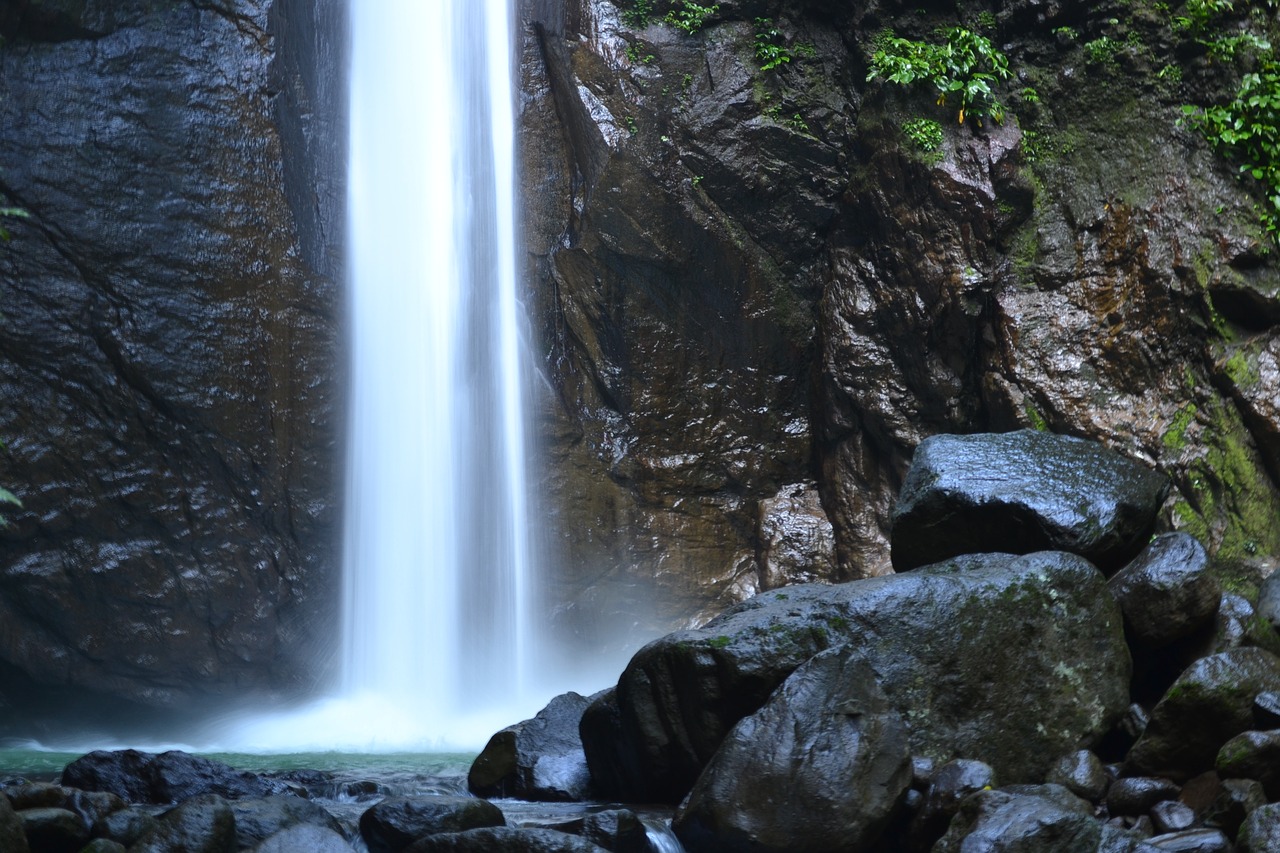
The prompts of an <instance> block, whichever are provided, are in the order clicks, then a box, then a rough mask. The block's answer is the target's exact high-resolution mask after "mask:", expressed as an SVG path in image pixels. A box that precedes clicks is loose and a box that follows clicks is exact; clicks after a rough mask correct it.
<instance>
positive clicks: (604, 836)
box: [578, 809, 650, 853]
mask: <svg viewBox="0 0 1280 853" xmlns="http://www.w3.org/2000/svg"><path fill="white" fill-rule="evenodd" d="M578 834H580V835H581V836H582V837H583V838H585V839H587V840H588V841H590V842H591V843H593V844H598V845H599V846H601V847H603V848H604V849H606V850H612V851H613V853H650V844H649V833H648V830H647V829H646V828H645V825H644V822H643V821H642V820H641V819H640V817H639V816H638V815H637V814H636V813H635V812H633V811H630V810H629V809H609V810H607V811H602V812H593V813H592V814H589V815H587V816H586V817H585V818H584V819H583V821H582V831H581V832H580V833H578Z"/></svg>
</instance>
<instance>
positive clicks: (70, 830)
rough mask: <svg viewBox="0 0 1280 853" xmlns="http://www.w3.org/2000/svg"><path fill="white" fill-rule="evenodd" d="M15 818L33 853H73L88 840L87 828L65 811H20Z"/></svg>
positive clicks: (71, 813) (56, 809)
mask: <svg viewBox="0 0 1280 853" xmlns="http://www.w3.org/2000/svg"><path fill="white" fill-rule="evenodd" d="M18 817H20V818H21V819H22V831H23V832H24V833H25V834H26V836H27V843H28V844H30V845H31V847H32V848H34V849H35V850H36V851H37V853H76V851H78V850H79V849H80V848H81V847H83V846H84V845H85V842H87V841H88V840H89V827H88V826H87V825H85V822H84V821H83V820H81V819H80V816H79V815H77V814H76V813H75V812H71V811H67V810H66V809H58V808H48V807H46V808H39V809H23V810H21V811H19V812H18Z"/></svg>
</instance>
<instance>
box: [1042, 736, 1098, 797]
mask: <svg viewBox="0 0 1280 853" xmlns="http://www.w3.org/2000/svg"><path fill="white" fill-rule="evenodd" d="M1045 781H1046V782H1053V783H1056V784H1058V785H1061V786H1062V787H1064V788H1066V789H1067V790H1068V791H1070V792H1071V793H1073V794H1075V795H1076V796H1077V797H1083V798H1084V799H1086V800H1088V801H1089V802H1091V803H1096V802H1098V801H1099V800H1101V799H1102V797H1103V795H1105V794H1106V793H1107V785H1108V783H1109V782H1110V780H1109V779H1108V778H1107V770H1106V767H1104V766H1103V764H1102V759H1100V758H1098V756H1097V755H1095V754H1094V753H1092V752H1090V751H1089V750H1087V749H1082V750H1080V751H1079V752H1073V753H1072V754H1070V755H1064V756H1063V757H1062V758H1060V759H1059V760H1058V763H1057V764H1055V765H1053V767H1052V768H1051V769H1050V770H1049V775H1048V776H1047V777H1046V778H1045Z"/></svg>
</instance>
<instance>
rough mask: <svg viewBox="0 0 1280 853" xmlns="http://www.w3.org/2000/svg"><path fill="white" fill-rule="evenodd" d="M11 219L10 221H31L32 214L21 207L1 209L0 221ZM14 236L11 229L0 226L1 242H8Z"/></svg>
mask: <svg viewBox="0 0 1280 853" xmlns="http://www.w3.org/2000/svg"><path fill="white" fill-rule="evenodd" d="M5 217H9V218H10V219H29V218H30V217H31V214H30V213H28V212H27V211H25V210H23V209H22V208H20V207H0V219H4V218H5ZM12 236H13V235H12V234H10V233H9V229H8V228H5V227H4V225H3V224H0V241H4V242H6V243H7V242H8V241H9V238H10V237H12Z"/></svg>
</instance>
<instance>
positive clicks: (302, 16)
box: [0, 0, 345, 735]
mask: <svg viewBox="0 0 1280 853" xmlns="http://www.w3.org/2000/svg"><path fill="white" fill-rule="evenodd" d="M55 5H56V7H57V14H58V15H59V16H60V17H62V19H63V20H65V21H66V24H65V26H61V25H60V26H59V27H57V28H55V29H54V31H55V32H57V33H59V35H58V36H56V37H53V38H50V39H49V40H45V39H44V38H43V36H44V34H45V33H46V32H47V31H46V30H43V29H42V28H36V29H35V31H34V32H30V31H29V32H24V33H22V34H21V35H19V36H18V37H17V38H16V40H15V39H12V38H9V37H8V36H10V35H12V34H13V33H12V31H11V30H8V28H6V32H5V36H6V43H5V49H4V53H3V56H0V79H2V80H3V81H4V84H3V97H0V161H2V162H4V163H5V164H6V165H5V169H4V175H3V187H2V188H0V192H3V194H4V196H5V199H4V201H3V202H0V206H6V205H7V203H8V202H10V201H13V203H15V204H18V205H20V206H22V207H24V208H27V209H29V210H31V211H32V213H33V216H32V219H31V220H29V221H27V222H26V223H25V227H24V228H23V231H22V233H21V234H15V238H14V242H13V243H12V244H11V248H12V250H8V248H6V250H4V251H0V279H3V280H4V281H5V282H7V283H8V285H7V286H6V290H5V296H4V313H5V316H6V317H7V318H8V322H10V323H12V324H13V326H12V328H10V329H9V330H8V333H7V335H6V345H5V347H4V351H3V353H0V395H2V396H3V398H4V399H10V400H17V399H26V400H33V401H35V400H39V401H41V403H40V405H38V406H32V407H30V408H27V409H25V410H23V411H18V410H17V409H11V410H9V411H5V412H2V413H0V435H4V436H5V438H6V440H7V441H8V442H9V444H8V450H7V451H6V456H5V485H6V486H10V487H13V488H14V489H15V490H16V491H18V492H19V493H20V495H21V497H22V499H23V503H24V505H25V511H24V512H23V513H21V514H19V515H18V516H17V517H15V518H14V522H15V529H14V530H12V531H10V532H8V533H6V535H5V541H4V552H5V563H6V569H5V573H4V578H3V580H4V595H3V596H2V597H0V622H3V624H5V625H6V626H8V630H7V631H6V633H5V639H4V641H3V642H2V643H0V662H3V664H4V670H5V683H6V684H7V685H11V684H13V683H15V682H14V681H13V680H11V679H10V677H9V675H10V672H11V670H10V667H11V668H12V670H13V671H16V672H17V673H20V674H21V676H22V677H24V678H25V679H26V680H27V682H26V684H25V685H24V688H23V690H22V691H21V695H20V696H19V697H18V698H19V699H20V702H19V703H18V705H19V707H18V708H17V709H16V710H15V712H14V713H15V715H18V714H20V715H21V722H22V724H23V729H22V731H23V732H28V733H29V732H33V731H40V730H42V729H43V728H44V727H46V726H52V725H54V724H55V723H57V724H59V725H61V726H68V727H69V726H74V725H76V724H78V723H81V722H82V721H83V720H84V719H85V718H86V715H88V714H92V715H93V719H94V720H95V722H97V723H98V724H101V725H109V726H112V727H118V728H120V729H121V730H129V731H137V730H139V729H144V730H146V733H147V734H148V735H151V734H153V733H154V729H152V728H150V726H151V725H152V723H153V720H152V719H150V718H148V717H146V716H145V715H143V714H140V713H138V711H139V708H140V706H145V707H147V708H162V709H166V710H169V711H170V716H169V717H168V721H169V722H173V723H175V725H180V724H185V723H189V722H190V715H191V712H195V711H198V712H201V713H204V712H207V711H208V710H209V707H210V705H211V703H212V702H214V701H225V697H226V696H228V695H231V694H233V693H239V694H241V695H243V694H244V693H245V692H247V691H249V690H256V691H258V692H260V693H262V694H267V695H270V694H271V693H275V695H277V696H278V695H280V694H281V693H282V692H283V691H297V690H298V687H299V685H304V684H312V683H314V682H315V680H316V678H317V677H318V676H320V675H321V674H322V673H321V671H320V667H321V666H322V665H323V664H322V663H321V661H323V659H324V657H325V656H324V655H316V654H315V650H316V648H317V647H318V645H323V643H324V642H325V640H326V639H327V638H328V637H329V636H331V635H332V632H333V628H332V625H333V621H332V617H333V606H334V602H333V600H332V590H333V589H334V588H335V587H334V583H335V581H336V566H337V565H338V563H339V562H340V561H338V560H337V559H336V558H335V553H336V551H337V549H336V547H335V546H336V542H337V537H336V536H335V535H334V530H335V529H336V520H337V505H336V504H337V499H336V498H337V495H338V494H339V493H340V492H339V491H337V490H335V489H334V488H333V485H334V483H335V482H337V470H336V469H337V465H338V464H339V459H340V456H341V454H335V453H334V452H333V446H334V444H335V442H336V440H337V439H336V436H337V433H338V427H337V425H338V424H339V423H341V421H342V418H341V417H340V416H339V415H338V414H337V412H338V406H339V393H338V389H339V382H337V381H335V376H337V375H338V374H339V371H337V370H335V368H336V367H337V366H338V365H339V364H340V358H341V357H340V355H339V349H340V348H339V347H337V346H336V343H337V340H338V338H339V334H338V326H339V323H338V314H339V312H338V310H337V307H336V306H337V305H338V304H339V302H340V291H339V287H338V285H339V283H340V282H341V260H340V256H339V255H338V253H337V252H336V251H335V248H336V246H337V242H338V240H339V239H340V237H339V235H340V233H341V230H342V229H341V226H340V223H341V221H342V215H343V214H342V206H341V201H342V198H343V193H342V189H341V185H342V183H343V181H344V179H343V177H342V176H343V170H342V169H341V168H339V167H338V161H339V160H340V153H341V150H342V140H343V139H344V138H345V136H344V134H343V133H341V131H340V129H339V128H338V127H336V126H335V122H337V121H339V120H340V110H341V104H342V101H343V99H342V98H341V97H340V96H338V93H337V91H334V90H338V89H340V87H341V85H342V83H340V82H339V81H340V80H341V77H342V75H341V74H339V73H336V72H337V69H338V68H340V67H341V57H342V45H343V39H344V36H343V35H342V30H341V28H339V27H337V26H336V24H337V20H335V19H336V18H338V17H339V15H338V11H339V10H340V6H341V4H339V3H337V2H334V0H321V2H318V3H296V2H295V0H285V2H284V3H282V4H276V3H268V2H262V0H229V2H225V3H224V2H219V3H216V4H196V5H192V4H184V3H162V4H148V3H128V4H124V3H113V4H110V7H109V8H108V7H106V6H93V5H91V4H85V3H72V4H65V3H57V4H55ZM294 5H296V6H298V7H299V8H298V10H297V11H295V12H292V13H290V12H289V11H286V10H287V9H288V8H290V7H292V6H294ZM3 6H4V8H3V10H0V17H10V16H11V15H12V16H17V17H19V18H22V17H24V16H25V15H26V13H27V12H28V10H33V9H45V10H47V9H50V8H52V7H51V5H50V4H48V3H42V2H40V3H27V2H22V3H20V4H12V3H6V4H3ZM37 14H38V13H37ZM326 23H329V25H330V26H333V29H332V31H331V32H330V31H329V30H328V27H326V26H325V24H326ZM71 34H73V35H71ZM326 40H327V41H326ZM327 81H332V82H327ZM126 91H127V92H128V93H129V95H128V97H111V98H107V97H104V96H103V93H105V92H115V93H117V94H121V93H124V92H126ZM95 103H96V104H98V106H97V107H92V108H91V107H90V106H89V105H90V104H95ZM86 121H89V122H91V123H92V124H93V125H95V126H96V127H97V128H98V129H99V130H105V129H106V128H107V127H110V128H111V130H110V131H109V132H107V133H106V135H100V134H99V133H98V131H94V132H93V133H90V132H89V131H88V130H87V128H88V127H89V126H90V125H89V124H86ZM108 137H109V138H108ZM125 187H127V188H128V191H127V192H125V191H122V188H125ZM37 410H38V413H37ZM301 459H306V460H308V461H307V463H306V464H299V461H298V460H301ZM46 712H47V716H46V715H45V714H46ZM175 718H176V719H175ZM3 722H4V724H5V725H6V727H9V728H12V727H14V726H16V725H17V721H15V719H14V718H13V717H12V716H6V718H5V719H4V720H3Z"/></svg>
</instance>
